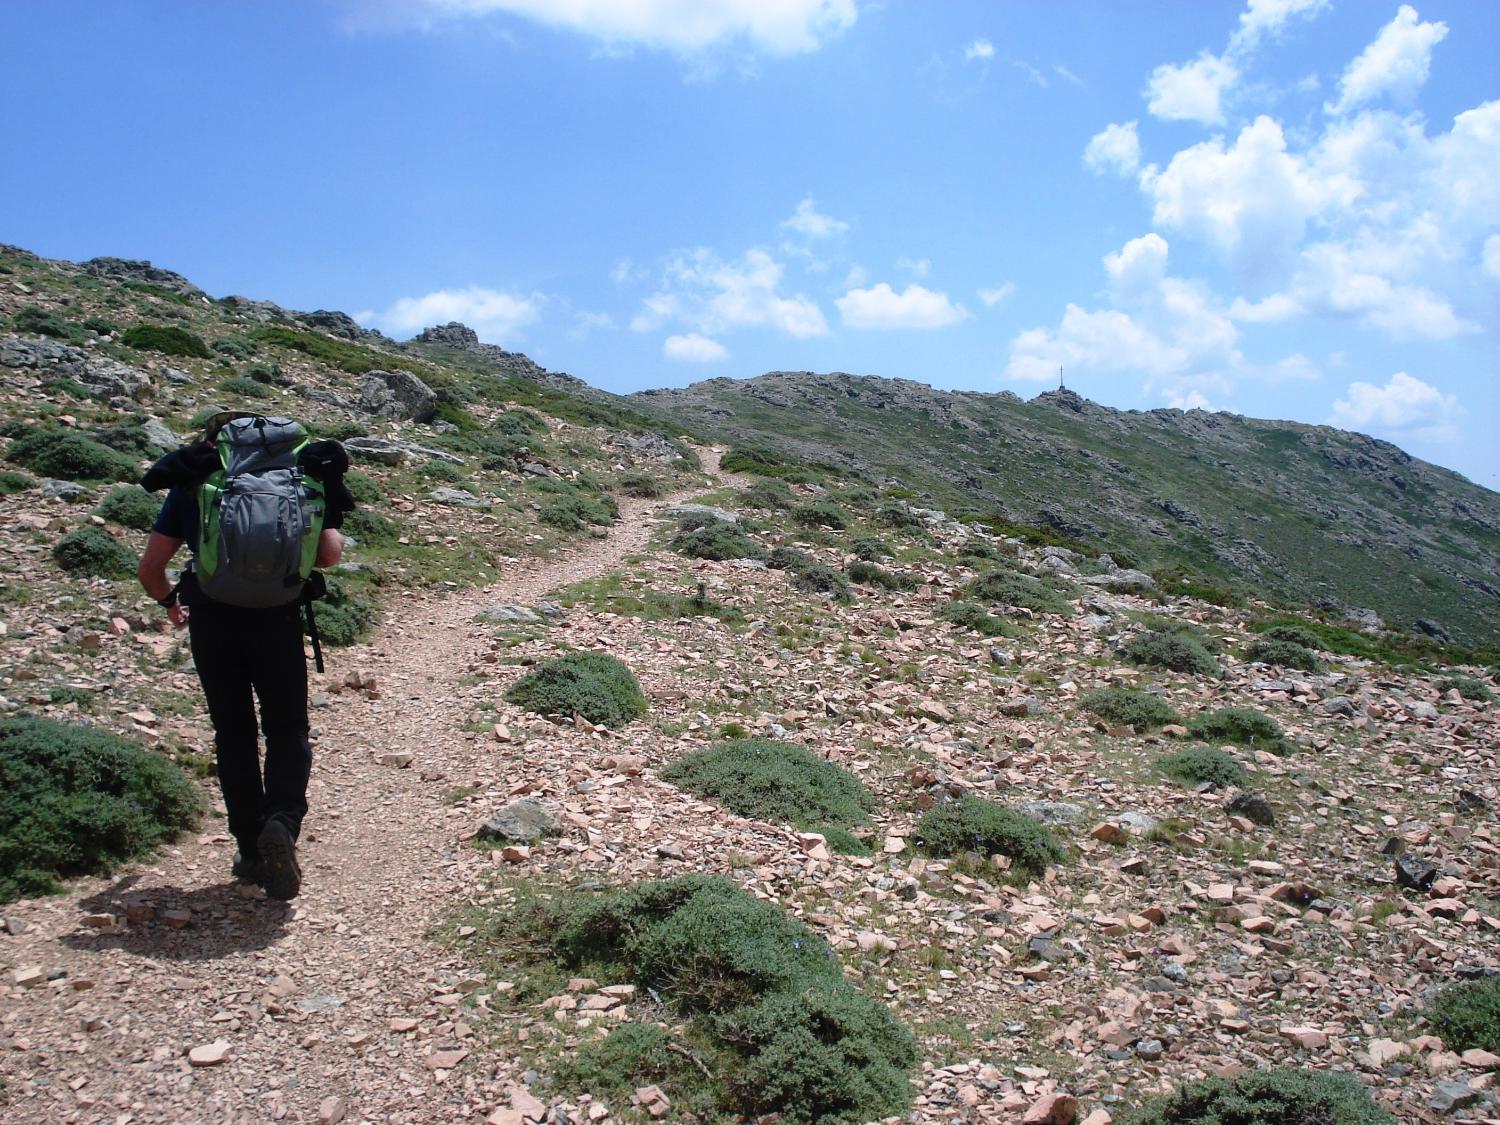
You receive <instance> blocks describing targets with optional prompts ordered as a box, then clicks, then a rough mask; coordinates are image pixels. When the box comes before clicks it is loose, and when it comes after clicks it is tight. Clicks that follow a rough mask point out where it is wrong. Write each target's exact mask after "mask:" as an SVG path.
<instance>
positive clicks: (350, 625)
mask: <svg viewBox="0 0 1500 1125" xmlns="http://www.w3.org/2000/svg"><path fill="white" fill-rule="evenodd" d="M313 613H314V614H315V615H316V616H317V619H318V636H319V638H320V639H321V641H322V642H323V643H324V644H326V645H332V646H334V647H335V648H342V647H344V646H346V645H352V644H355V643H357V642H358V641H360V640H362V639H363V638H364V637H365V635H366V634H367V633H369V631H370V630H371V629H372V628H373V627H374V626H375V623H376V622H377V621H378V620H379V619H380V614H379V612H378V611H377V610H376V608H375V603H374V602H372V601H371V600H370V599H369V598H367V597H365V596H364V595H362V594H361V593H358V592H357V588H356V587H352V586H350V585H347V584H345V583H343V582H340V581H338V580H337V579H334V578H330V579H328V596H327V597H326V598H324V599H323V600H322V601H320V602H316V603H314V605H313Z"/></svg>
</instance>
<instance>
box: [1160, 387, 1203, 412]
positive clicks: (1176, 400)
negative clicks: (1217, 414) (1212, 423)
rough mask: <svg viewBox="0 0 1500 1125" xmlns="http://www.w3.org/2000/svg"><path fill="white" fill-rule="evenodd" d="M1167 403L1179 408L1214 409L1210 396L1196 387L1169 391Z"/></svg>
mask: <svg viewBox="0 0 1500 1125" xmlns="http://www.w3.org/2000/svg"><path fill="white" fill-rule="evenodd" d="M1167 405H1168V406H1171V407H1174V408H1175V409H1177V410H1212V409H1213V408H1214V407H1213V403H1211V402H1209V401H1208V396H1207V395H1206V394H1204V393H1203V392H1202V391H1200V390H1198V388H1196V387H1190V388H1183V389H1181V390H1174V391H1170V392H1168V394H1167Z"/></svg>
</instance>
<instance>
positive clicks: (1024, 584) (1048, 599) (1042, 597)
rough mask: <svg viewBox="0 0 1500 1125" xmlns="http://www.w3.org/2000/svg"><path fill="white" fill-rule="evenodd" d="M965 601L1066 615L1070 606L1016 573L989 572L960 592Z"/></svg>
mask: <svg viewBox="0 0 1500 1125" xmlns="http://www.w3.org/2000/svg"><path fill="white" fill-rule="evenodd" d="M963 595H964V597H965V598H969V599H972V600H974V601H981V602H991V603H994V604H998V605H1009V606H1015V607H1016V608H1018V609H1029V610H1031V611H1032V612H1034V613H1068V612H1071V609H1072V607H1071V606H1069V604H1068V602H1067V600H1066V599H1065V598H1064V597H1063V596H1062V595H1061V594H1059V593H1058V592H1057V591H1056V590H1055V589H1053V587H1051V586H1049V585H1047V584H1046V583H1045V582H1043V581H1041V580H1040V579H1038V578H1033V577H1032V576H1031V575H1029V574H1022V573H1021V572H1020V571H1016V570H992V571H990V573H988V574H981V575H980V576H979V577H978V578H975V579H974V580H973V581H971V582H969V583H968V584H967V585H966V586H965V587H964V589H963Z"/></svg>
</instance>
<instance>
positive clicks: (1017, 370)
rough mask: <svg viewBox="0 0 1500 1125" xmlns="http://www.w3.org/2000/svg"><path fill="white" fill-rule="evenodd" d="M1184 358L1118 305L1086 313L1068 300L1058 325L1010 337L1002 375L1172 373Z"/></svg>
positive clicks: (1026, 378)
mask: <svg viewBox="0 0 1500 1125" xmlns="http://www.w3.org/2000/svg"><path fill="white" fill-rule="evenodd" d="M1187 361H1188V356H1187V354H1186V353H1185V352H1183V351H1182V350H1181V349H1180V348H1175V347H1173V346H1172V345H1171V344H1170V343H1168V342H1167V341H1165V340H1163V339H1161V338H1160V337H1158V336H1157V335H1156V334H1155V333H1153V332H1150V331H1149V330H1147V329H1146V328H1144V327H1142V326H1141V325H1140V324H1138V323H1137V322H1136V321H1135V320H1134V319H1133V318H1132V317H1130V316H1129V315H1128V314H1126V313H1123V312H1120V311H1119V310H1118V309H1101V310H1098V311H1094V312H1090V311H1089V310H1087V309H1083V308H1080V307H1079V306H1077V305H1074V304H1069V305H1068V307H1067V309H1066V311H1064V313H1063V317H1062V322H1061V323H1060V324H1059V325H1058V326H1057V328H1056V329H1048V328H1031V329H1027V330H1026V331H1024V332H1021V333H1020V334H1018V335H1017V336H1016V338H1015V339H1014V340H1012V341H1011V345H1010V361H1009V363H1008V364H1007V365H1006V368H1005V375H1006V377H1007V378H1009V379H1013V380H1016V381H1019V382H1041V381H1044V380H1045V381H1050V380H1052V379H1056V378H1057V375H1058V372H1059V371H1068V370H1075V369H1077V370H1083V371H1086V372H1121V371H1123V372H1129V373H1131V374H1145V375H1170V374H1173V373H1174V372H1178V371H1181V370H1182V369H1183V368H1184V367H1185V366H1186V365H1187Z"/></svg>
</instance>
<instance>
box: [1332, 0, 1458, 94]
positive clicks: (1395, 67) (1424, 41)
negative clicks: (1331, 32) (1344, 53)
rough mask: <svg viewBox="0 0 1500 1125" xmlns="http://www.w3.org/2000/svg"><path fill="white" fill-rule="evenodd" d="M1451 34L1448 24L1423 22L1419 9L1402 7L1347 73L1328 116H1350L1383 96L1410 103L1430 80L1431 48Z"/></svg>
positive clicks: (1346, 69)
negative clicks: (1360, 107)
mask: <svg viewBox="0 0 1500 1125" xmlns="http://www.w3.org/2000/svg"><path fill="white" fill-rule="evenodd" d="M1447 34H1448V25H1447V24H1445V23H1441V22H1438V23H1422V22H1421V17H1420V16H1418V15H1417V10H1416V9H1415V8H1413V7H1412V6H1411V5H1409V4H1402V5H1401V7H1400V9H1399V10H1398V11H1397V12H1396V18H1395V19H1393V20H1391V22H1390V23H1388V24H1386V25H1385V26H1384V27H1383V28H1381V29H1380V34H1379V35H1377V36H1376V37H1375V41H1374V42H1373V43H1371V44H1370V45H1369V46H1368V47H1366V48H1365V49H1364V51H1363V52H1361V53H1360V55H1359V57H1358V58H1356V59H1355V60H1354V61H1353V62H1351V63H1350V64H1349V65H1348V67H1347V68H1345V70H1344V76H1343V78H1341V79H1340V80H1339V98H1338V101H1336V102H1333V103H1331V104H1330V105H1328V106H1327V107H1325V108H1327V110H1328V112H1329V113H1347V112H1348V111H1349V110H1351V109H1353V108H1355V107H1356V106H1361V105H1366V104H1368V103H1369V102H1373V101H1375V100H1377V99H1379V98H1382V97H1388V98H1391V99H1393V100H1395V101H1399V102H1405V101H1409V100H1410V99H1411V98H1412V97H1414V96H1415V94H1416V92H1417V91H1418V90H1420V89H1421V88H1422V86H1423V84H1424V83H1425V82H1426V81H1427V74H1428V71H1429V70H1430V69H1431V66H1432V49H1433V48H1434V47H1436V46H1437V45H1438V44H1439V43H1441V42H1442V41H1443V39H1444V37H1445V36H1446V35H1447Z"/></svg>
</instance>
